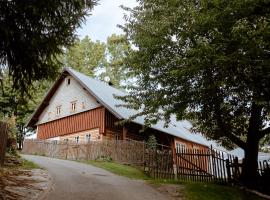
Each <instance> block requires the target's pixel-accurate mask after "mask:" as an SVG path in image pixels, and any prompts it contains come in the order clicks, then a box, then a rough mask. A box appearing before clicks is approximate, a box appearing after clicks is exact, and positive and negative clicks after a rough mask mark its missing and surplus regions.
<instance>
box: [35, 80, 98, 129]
mask: <svg viewBox="0 0 270 200" xmlns="http://www.w3.org/2000/svg"><path fill="white" fill-rule="evenodd" d="M67 79H70V84H69V85H68V84H67ZM75 101H76V110H75V111H72V110H71V102H75ZM83 104H84V108H83ZM58 106H61V109H60V110H61V111H60V114H59V115H57V113H56V108H57V107H58ZM99 106H101V104H99V103H98V102H97V100H96V99H95V98H94V97H93V96H92V95H90V94H89V92H87V91H86V90H85V89H83V87H82V86H81V85H80V84H79V83H78V81H76V80H75V79H74V78H73V77H71V76H67V77H66V78H65V80H64V81H63V82H62V83H61V84H60V86H59V88H58V89H57V90H56V92H55V93H54V95H53V96H52V98H51V99H50V102H49V105H48V106H47V107H46V108H45V109H44V110H43V112H42V114H41V115H40V117H39V120H38V122H37V125H38V124H42V123H46V122H49V121H53V120H56V119H59V118H63V117H67V116H69V115H74V114H77V113H80V112H84V111H87V110H91V109H94V108H97V107H99Z"/></svg>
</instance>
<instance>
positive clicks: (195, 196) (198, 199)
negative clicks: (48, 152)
mask: <svg viewBox="0 0 270 200" xmlns="http://www.w3.org/2000/svg"><path fill="white" fill-rule="evenodd" d="M83 163H87V164H91V165H93V166H96V167H100V168H102V169H105V170H108V171H110V172H112V173H114V174H117V175H120V176H125V177H128V178H132V179H141V180H146V181H147V182H148V183H150V184H153V185H156V186H158V185H161V184H180V185H183V186H184V188H183V189H181V191H179V192H181V193H183V195H184V200H261V199H262V198H259V197H258V196H256V195H254V194H250V193H248V192H246V191H243V190H241V189H239V188H237V187H230V186H225V185H219V184H214V183H193V182H186V181H179V180H178V181H175V180H165V179H153V178H150V177H149V176H147V175H145V174H144V173H143V172H142V170H140V169H139V168H136V167H132V166H128V165H123V164H118V163H114V162H104V161H83Z"/></svg>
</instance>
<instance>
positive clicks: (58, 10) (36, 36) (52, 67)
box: [0, 0, 96, 93]
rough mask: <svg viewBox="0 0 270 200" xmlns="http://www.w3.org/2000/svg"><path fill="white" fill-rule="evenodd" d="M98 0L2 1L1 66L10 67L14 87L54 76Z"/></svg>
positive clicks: (27, 85) (0, 8)
mask: <svg viewBox="0 0 270 200" xmlns="http://www.w3.org/2000/svg"><path fill="white" fill-rule="evenodd" d="M95 4H96V1H95V0H83V1H82V0H69V1H57V0H47V1H40V0H33V1H27V2H25V1H20V0H3V1H0V41H1V42H0V69H2V68H8V71H9V74H10V75H11V76H12V78H13V84H14V88H15V89H20V91H21V92H22V93H24V92H27V90H28V88H29V86H30V85H31V83H32V82H33V81H36V80H41V79H47V78H50V77H55V75H56V73H55V72H56V71H57V69H58V67H59V63H58V61H57V59H56V57H57V55H59V54H60V53H61V52H62V50H63V47H68V46H70V45H71V44H72V43H73V42H74V39H75V38H76V35H75V30H76V28H78V27H79V26H80V25H81V24H82V22H83V21H84V20H85V16H86V15H87V14H89V11H90V10H91V9H92V8H93V6H94V5H95Z"/></svg>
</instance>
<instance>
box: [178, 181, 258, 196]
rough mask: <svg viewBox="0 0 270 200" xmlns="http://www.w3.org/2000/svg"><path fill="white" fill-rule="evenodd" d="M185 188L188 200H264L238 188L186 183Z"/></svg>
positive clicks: (184, 191)
mask: <svg viewBox="0 0 270 200" xmlns="http://www.w3.org/2000/svg"><path fill="white" fill-rule="evenodd" d="M184 186H185V188H184V190H183V193H184V196H185V199H186V200H262V198H260V197H258V196H256V195H255V194H251V193H249V192H246V191H244V190H241V189H239V188H237V187H230V186H224V185H218V184H207V183H186V184H185V185H184Z"/></svg>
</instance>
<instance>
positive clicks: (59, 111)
mask: <svg viewBox="0 0 270 200" xmlns="http://www.w3.org/2000/svg"><path fill="white" fill-rule="evenodd" d="M60 114H61V106H57V107H56V115H60Z"/></svg>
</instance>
